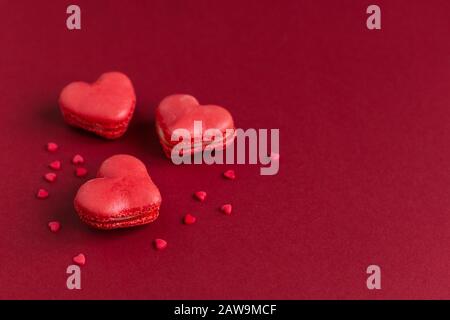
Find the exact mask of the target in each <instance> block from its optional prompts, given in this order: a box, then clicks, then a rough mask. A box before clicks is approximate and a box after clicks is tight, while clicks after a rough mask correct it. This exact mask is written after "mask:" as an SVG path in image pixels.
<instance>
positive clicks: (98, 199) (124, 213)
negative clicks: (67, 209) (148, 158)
mask: <svg viewBox="0 0 450 320" xmlns="http://www.w3.org/2000/svg"><path fill="white" fill-rule="evenodd" d="M115 170H117V171H116V172H115ZM128 173H131V174H128ZM98 176H99V177H98V178H95V179H92V180H89V181H87V182H86V183H85V184H83V185H82V186H81V187H80V189H79V190H78V192H77V195H76V196H75V199H74V206H75V209H76V211H77V213H78V215H79V216H80V218H81V220H83V221H84V222H86V223H87V224H89V225H91V226H93V227H96V228H100V229H113V228H122V227H129V226H135V225H141V224H144V223H149V222H152V221H153V220H155V219H156V218H157V217H158V214H159V207H160V205H161V201H162V199H161V194H160V192H159V190H158V188H157V186H156V185H155V184H154V183H153V181H152V180H151V178H150V176H149V175H148V173H147V171H146V169H145V165H144V164H143V163H142V162H141V161H140V160H138V159H136V158H134V157H132V156H128V155H116V156H113V157H111V158H109V159H107V160H105V161H104V163H103V165H102V166H101V167H100V170H99V174H98Z"/></svg>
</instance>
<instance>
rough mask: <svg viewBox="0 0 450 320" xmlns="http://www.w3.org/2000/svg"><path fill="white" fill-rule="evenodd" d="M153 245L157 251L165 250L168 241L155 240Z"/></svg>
mask: <svg viewBox="0 0 450 320" xmlns="http://www.w3.org/2000/svg"><path fill="white" fill-rule="evenodd" d="M153 244H154V246H155V249H156V250H163V249H165V248H166V247H167V241H166V240H163V239H155V241H154V242H153Z"/></svg>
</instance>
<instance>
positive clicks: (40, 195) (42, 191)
mask: <svg viewBox="0 0 450 320" xmlns="http://www.w3.org/2000/svg"><path fill="white" fill-rule="evenodd" d="M36 197H37V198H38V199H46V198H48V191H47V190H45V189H42V188H41V189H39V190H38V192H37V194H36Z"/></svg>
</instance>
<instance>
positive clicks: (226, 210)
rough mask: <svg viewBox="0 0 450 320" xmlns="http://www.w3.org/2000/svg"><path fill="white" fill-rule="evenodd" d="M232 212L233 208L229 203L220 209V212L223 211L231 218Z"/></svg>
mask: <svg viewBox="0 0 450 320" xmlns="http://www.w3.org/2000/svg"><path fill="white" fill-rule="evenodd" d="M232 210H233V207H232V206H231V204H229V203H228V204H224V205H223V206H221V207H220V211H222V212H223V213H224V214H226V215H227V216H229V215H230V214H231V211H232Z"/></svg>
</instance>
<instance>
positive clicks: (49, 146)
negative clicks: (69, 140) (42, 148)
mask: <svg viewBox="0 0 450 320" xmlns="http://www.w3.org/2000/svg"><path fill="white" fill-rule="evenodd" d="M56 150H58V145H57V144H56V143H54V142H49V143H47V151H49V152H55V151H56Z"/></svg>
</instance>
